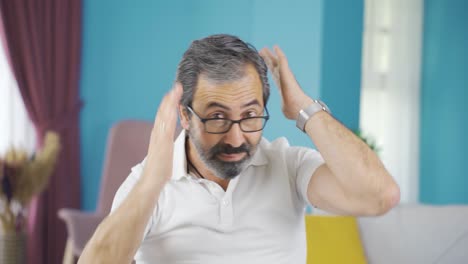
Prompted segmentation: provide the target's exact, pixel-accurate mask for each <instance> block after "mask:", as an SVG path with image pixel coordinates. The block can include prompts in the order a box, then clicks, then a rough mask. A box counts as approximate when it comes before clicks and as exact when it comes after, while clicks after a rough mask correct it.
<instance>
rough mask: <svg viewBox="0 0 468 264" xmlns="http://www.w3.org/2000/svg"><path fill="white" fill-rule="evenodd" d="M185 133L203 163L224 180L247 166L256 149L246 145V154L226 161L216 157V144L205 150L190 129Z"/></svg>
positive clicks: (236, 174) (235, 175)
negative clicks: (239, 158)
mask: <svg viewBox="0 0 468 264" xmlns="http://www.w3.org/2000/svg"><path fill="white" fill-rule="evenodd" d="M187 134H188V139H190V140H191V142H192V143H193V145H194V146H195V149H196V150H197V152H198V155H199V156H200V158H201V160H202V161H203V163H205V165H206V166H207V167H208V169H210V170H211V171H212V172H213V173H214V174H215V175H216V176H217V177H218V178H221V179H225V180H231V179H234V178H235V177H237V176H238V175H239V174H240V173H241V172H242V171H243V170H244V169H245V168H246V167H247V165H248V163H249V162H250V160H251V159H252V156H253V153H255V149H256V148H252V147H250V146H247V148H248V149H249V150H247V151H246V153H247V155H246V156H245V157H244V158H242V159H241V160H239V161H233V162H227V161H223V160H220V159H219V158H218V156H217V155H218V154H220V152H219V147H217V146H218V145H217V146H215V147H213V148H211V149H209V150H205V149H204V148H203V146H202V144H201V142H200V141H199V140H198V138H197V137H196V136H195V135H193V133H192V132H191V131H190V130H188V131H187Z"/></svg>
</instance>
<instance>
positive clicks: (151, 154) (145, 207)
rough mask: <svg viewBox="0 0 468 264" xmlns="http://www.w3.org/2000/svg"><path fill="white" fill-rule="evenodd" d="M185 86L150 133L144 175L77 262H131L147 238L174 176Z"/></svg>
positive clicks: (166, 103)
mask: <svg viewBox="0 0 468 264" xmlns="http://www.w3.org/2000/svg"><path fill="white" fill-rule="evenodd" d="M181 96H182V86H181V85H180V84H176V85H175V86H174V88H173V89H172V90H171V92H169V93H168V94H166V96H164V98H163V100H162V101H161V104H160V106H159V110H158V113H157V114H156V118H155V121H154V126H153V131H152V132H151V139H150V144H149V147H148V155H147V157H146V164H145V165H144V166H145V167H144V169H143V175H142V176H141V178H140V179H139V180H138V182H137V183H136V184H135V185H134V186H133V187H132V190H131V191H130V192H129V193H128V194H127V196H126V197H125V199H124V200H123V201H122V203H121V204H120V206H118V207H117V208H116V209H115V211H113V212H112V213H111V214H109V215H108V216H107V217H106V218H105V219H104V220H103V221H102V222H101V224H99V226H98V227H97V229H96V231H95V232H94V234H93V236H92V237H91V239H90V240H89V241H88V243H87V244H86V247H85V248H84V250H83V253H82V254H81V257H80V259H79V262H78V263H80V264H81V263H130V262H131V261H132V259H133V256H135V253H136V251H137V250H138V248H139V246H140V244H141V241H142V239H143V237H144V231H145V227H146V225H147V224H148V220H149V219H150V217H151V215H152V212H153V210H154V208H155V206H156V204H157V201H158V198H159V195H160V193H161V190H162V189H163V187H164V185H165V184H166V182H167V181H168V180H169V179H170V178H171V175H172V158H173V157H172V153H173V151H174V143H173V138H174V132H175V128H176V123H177V105H178V104H179V100H180V97H181Z"/></svg>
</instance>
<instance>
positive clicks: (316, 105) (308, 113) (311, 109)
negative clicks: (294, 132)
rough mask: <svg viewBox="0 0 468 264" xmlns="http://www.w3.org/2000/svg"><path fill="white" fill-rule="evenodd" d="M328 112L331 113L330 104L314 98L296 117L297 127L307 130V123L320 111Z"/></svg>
mask: <svg viewBox="0 0 468 264" xmlns="http://www.w3.org/2000/svg"><path fill="white" fill-rule="evenodd" d="M324 112H326V113H328V114H331V112H330V109H329V108H328V106H327V105H326V104H325V103H324V102H322V101H320V100H312V103H311V104H309V105H307V106H306V107H304V108H302V109H301V110H300V111H299V113H298V115H297V119H296V127H297V128H299V129H300V130H301V131H302V132H304V133H305V132H306V124H307V123H308V121H309V120H310V119H312V117H313V116H315V115H316V114H318V113H322V114H323V113H324Z"/></svg>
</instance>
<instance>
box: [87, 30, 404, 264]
mask: <svg viewBox="0 0 468 264" xmlns="http://www.w3.org/2000/svg"><path fill="white" fill-rule="evenodd" d="M267 65H268V68H269V69H270V71H271V72H272V75H273V77H274V79H275V82H276V84H277V86H278V88H279V92H280V94H281V98H282V111H283V114H284V116H285V117H286V118H288V119H292V120H296V124H297V126H298V128H299V129H300V130H302V131H303V132H304V133H306V134H307V135H308V136H309V137H310V139H311V140H312V141H313V143H314V144H315V145H316V146H317V148H318V151H319V152H318V151H316V150H312V149H308V148H304V147H291V146H289V144H288V142H287V140H286V139H284V138H281V139H278V140H276V141H273V142H269V141H267V140H266V139H264V138H262V130H263V128H264V127H265V124H266V123H267V121H268V118H269V114H268V110H267V107H266V105H267V101H268V97H269V93H270V91H269V84H268V79H267ZM176 110H177V111H176ZM177 112H178V114H179V116H180V123H181V126H182V128H183V131H182V132H181V134H180V135H179V136H178V138H177V139H176V141H175V142H173V140H172V138H173V135H174V133H175V128H176V123H177ZM399 197H400V195H399V188H398V186H397V184H396V183H395V181H394V180H393V178H392V177H391V176H390V175H389V173H388V172H387V171H386V170H385V168H384V166H383V165H382V163H381V162H380V160H379V159H378V157H377V156H376V154H375V153H374V152H373V151H372V150H371V149H369V147H368V146H367V145H366V144H365V143H363V142H362V141H361V140H360V139H359V138H357V137H356V136H355V135H354V134H353V133H352V132H350V131H349V130H348V129H347V128H346V127H344V126H343V125H342V124H341V123H340V122H338V121H337V120H336V119H335V118H333V116H332V115H331V114H330V111H329V110H328V108H327V107H326V106H325V104H324V103H323V102H321V101H318V100H313V99H312V98H310V97H309V96H307V95H306V94H305V93H304V91H303V90H302V89H301V87H300V86H299V84H298V83H297V81H296V79H295V78H294V75H293V73H292V72H291V70H290V69H289V66H288V61H287V59H286V56H285V55H284V53H283V52H282V51H281V49H280V48H279V47H275V48H274V51H270V50H269V49H266V48H265V49H263V50H262V51H260V53H258V52H257V51H256V50H255V49H254V48H253V47H252V46H250V45H249V44H246V43H245V42H243V41H242V40H240V39H239V38H237V37H234V36H230V35H213V36H209V37H207V38H204V39H201V40H196V41H194V42H193V43H192V44H191V46H190V47H189V49H188V50H187V51H186V52H185V54H184V56H183V58H182V61H181V62H180V64H179V67H178V70H177V80H176V84H175V85H174V88H173V89H172V91H170V92H169V93H168V94H167V95H166V96H165V97H164V99H163V100H162V102H161V104H160V106H159V110H158V113H157V115H156V119H155V122H154V127H153V131H152V134H151V140H150V145H149V147H148V154H147V156H146V159H145V160H144V161H143V162H142V163H141V164H139V165H137V166H135V167H134V168H133V169H132V172H131V174H130V175H129V176H128V178H127V179H126V180H125V182H124V183H123V184H122V186H121V187H120V189H119V190H118V192H117V194H116V196H115V199H114V204H113V209H112V213H111V214H110V215H109V216H107V218H106V219H105V220H104V221H103V222H102V223H101V224H100V225H99V227H98V228H97V230H96V232H95V234H94V235H93V237H92V238H91V240H90V241H89V242H88V244H87V246H86V248H85V250H84V251H83V254H82V256H81V258H80V263H129V262H131V261H132V260H133V259H135V261H136V262H137V263H305V261H306V240H305V225H304V214H305V208H306V206H307V205H308V204H310V205H313V206H315V207H317V208H321V209H323V210H326V211H329V212H332V213H336V214H346V215H356V216H358V215H366V216H371V215H380V214H383V213H385V212H387V211H388V210H390V209H391V208H392V207H393V206H395V205H396V204H397V203H398V201H399Z"/></svg>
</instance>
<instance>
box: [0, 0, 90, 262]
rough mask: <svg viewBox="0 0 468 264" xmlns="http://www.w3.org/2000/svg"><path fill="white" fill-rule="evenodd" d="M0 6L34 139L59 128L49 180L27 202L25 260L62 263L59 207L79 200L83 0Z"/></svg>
mask: <svg viewBox="0 0 468 264" xmlns="http://www.w3.org/2000/svg"><path fill="white" fill-rule="evenodd" d="M0 11H1V15H2V19H3V25H4V33H5V37H6V42H7V44H8V51H9V56H10V62H11V66H12V69H13V73H14V74H15V77H16V79H17V82H18V86H19V89H20V92H21V96H22V98H23V100H24V103H25V105H26V108H27V111H28V113H29V116H30V118H31V120H32V122H33V123H34V125H35V127H36V130H37V136H38V142H41V139H42V138H43V136H44V134H45V132H46V131H47V130H54V131H56V132H58V133H59V134H60V137H61V142H62V151H61V154H60V157H59V161H58V164H57V168H56V170H55V172H54V174H53V175H52V177H51V178H50V182H49V185H48V187H47V189H46V191H45V192H44V193H42V194H41V195H40V196H39V197H38V198H37V199H36V200H34V201H33V203H32V204H31V207H30V211H29V218H28V221H29V222H28V226H29V230H28V233H29V234H28V235H29V237H28V263H35V264H54V263H61V261H62V256H63V250H64V245H65V241H66V230H65V225H64V224H63V222H62V221H60V220H59V219H58V218H57V211H58V209H60V208H62V207H68V208H79V206H80V145H79V144H80V137H79V111H80V108H81V101H80V98H79V85H78V82H79V75H80V74H79V73H80V51H81V0H35V1H29V0H0ZM40 144H41V143H40Z"/></svg>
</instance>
